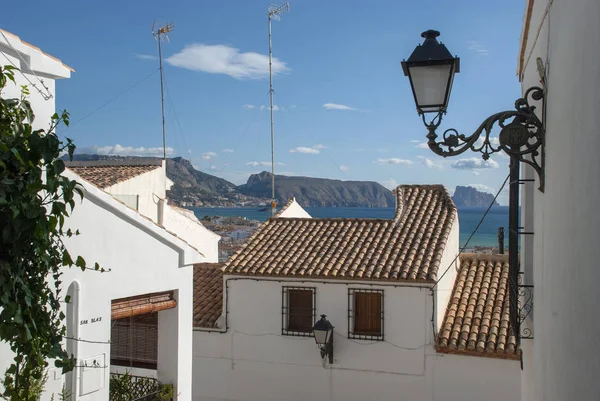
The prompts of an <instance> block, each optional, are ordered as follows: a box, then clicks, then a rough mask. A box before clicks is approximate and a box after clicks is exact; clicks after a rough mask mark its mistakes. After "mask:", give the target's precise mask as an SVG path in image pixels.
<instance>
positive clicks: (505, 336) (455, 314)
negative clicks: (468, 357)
mask: <svg viewBox="0 0 600 401" xmlns="http://www.w3.org/2000/svg"><path fill="white" fill-rule="evenodd" d="M508 272H509V266H508V257H507V256H505V255H482V254H462V255H461V257H460V270H459V272H458V275H457V277H456V281H455V282H454V289H453V290H452V295H451V296H450V301H449V302H448V308H447V309H446V315H445V317H444V321H443V322H442V325H441V328H440V332H439V334H438V336H437V346H436V348H437V350H438V351H439V352H447V353H468V354H475V355H477V354H479V356H492V357H501V358H512V359H517V358H518V356H519V350H518V349H517V348H516V347H515V344H516V338H515V336H514V335H513V332H512V327H511V326H510V312H509V308H510V305H509V299H508V289H507V283H508Z"/></svg>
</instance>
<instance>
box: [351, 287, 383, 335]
mask: <svg viewBox="0 0 600 401" xmlns="http://www.w3.org/2000/svg"><path fill="white" fill-rule="evenodd" d="M382 299H383V296H382V294H381V293H378V292H356V293H354V332H355V333H358V334H370V335H380V334H381V302H382Z"/></svg>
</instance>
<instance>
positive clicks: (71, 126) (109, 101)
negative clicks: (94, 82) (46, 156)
mask: <svg viewBox="0 0 600 401" xmlns="http://www.w3.org/2000/svg"><path fill="white" fill-rule="evenodd" d="M158 70H159V69H158V68H157V69H156V70H154V71H153V72H151V73H150V74H148V75H146V76H145V77H144V78H142V79H140V80H139V81H137V82H136V83H134V84H132V85H130V86H129V87H127V89H125V90H124V91H122V92H120V93H119V94H117V95H116V96H114V97H112V98H111V99H110V100H108V101H106V102H104V103H103V104H101V105H100V106H98V107H96V108H95V109H94V110H92V111H90V112H89V113H87V114H86V115H85V116H83V117H81V118H80V119H79V120H77V121H75V122H74V123H71V124H69V126H68V127H65V129H64V130H63V132H64V131H66V130H68V129H70V128H73V127H74V126H75V125H77V124H79V123H80V122H82V121H83V120H85V119H86V118H88V117H90V116H92V115H93V114H94V113H96V112H97V111H99V110H101V109H103V108H104V107H106V106H108V105H109V104H110V103H112V102H114V101H115V100H117V99H118V98H120V97H121V96H123V95H124V94H125V93H127V92H129V91H130V90H132V89H133V88H135V87H136V86H138V85H139V84H141V83H142V82H144V81H146V80H148V79H149V78H150V77H152V76H153V75H154V74H156V73H157V72H158Z"/></svg>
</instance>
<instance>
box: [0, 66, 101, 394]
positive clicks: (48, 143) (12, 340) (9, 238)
mask: <svg viewBox="0 0 600 401" xmlns="http://www.w3.org/2000/svg"><path fill="white" fill-rule="evenodd" d="M17 71H18V70H17V69H16V68H14V67H12V66H5V67H2V66H0V340H1V341H3V342H6V343H8V344H9V346H10V349H11V350H12V352H13V353H14V359H13V361H12V364H11V365H10V366H9V367H8V369H7V370H6V372H5V373H4V378H3V379H2V380H0V381H1V382H2V386H0V391H1V392H2V393H1V394H0V397H2V398H4V399H7V400H11V401H34V400H37V398H38V397H39V394H40V391H39V385H40V382H43V381H44V375H45V374H46V370H47V367H48V361H49V360H53V361H54V365H55V366H56V367H58V368H62V371H63V373H65V372H67V371H70V370H72V369H73V368H74V366H75V360H74V359H73V357H72V356H70V355H68V354H67V352H66V351H65V350H64V349H63V347H62V341H63V338H64V336H65V332H66V329H65V326H64V324H63V321H64V319H65V315H64V313H63V312H62V311H61V288H62V287H61V284H62V283H61V268H62V266H69V267H70V266H73V265H76V266H77V267H79V268H81V269H82V270H86V269H88V267H87V265H86V262H85V260H84V259H83V258H82V257H81V256H77V257H72V256H71V254H70V253H69V252H68V251H67V249H66V248H65V245H64V244H63V238H65V237H71V236H73V235H78V234H79V233H78V232H77V231H75V232H73V231H72V230H71V229H67V228H66V226H65V219H66V218H67V217H68V216H69V214H70V213H71V211H72V210H73V208H74V207H75V205H76V200H78V199H82V198H83V190H82V187H81V185H80V184H78V183H77V182H76V181H75V180H72V179H70V178H68V177H66V176H64V175H63V172H64V171H65V163H64V162H63V160H61V157H60V156H61V155H62V154H63V153H66V154H68V155H69V157H70V158H71V159H72V156H73V152H74V150H75V145H74V144H73V141H72V140H71V139H67V140H66V143H65V142H62V141H61V140H60V139H59V138H58V136H57V135H56V133H55V130H56V127H57V126H58V125H59V124H61V123H62V124H64V125H65V126H68V125H69V114H68V113H67V112H66V111H63V112H62V113H61V114H60V115H58V114H54V115H53V116H52V119H51V121H49V122H48V123H49V128H48V129H47V130H41V129H33V127H32V123H33V121H34V118H35V116H34V110H32V107H31V104H30V103H29V101H28V100H27V99H28V95H29V92H28V90H27V87H25V86H23V87H22V88H21V96H20V97H19V98H16V99H12V98H11V99H7V98H5V97H4V94H3V91H4V90H5V87H6V86H7V85H13V84H16V83H15V73H16V72H17ZM11 81H12V83H11ZM90 269H95V270H100V267H99V266H98V264H95V265H94V267H91V268H90ZM64 301H65V302H68V301H69V299H68V297H65V298H64ZM3 356H4V355H3ZM2 387H4V389H2Z"/></svg>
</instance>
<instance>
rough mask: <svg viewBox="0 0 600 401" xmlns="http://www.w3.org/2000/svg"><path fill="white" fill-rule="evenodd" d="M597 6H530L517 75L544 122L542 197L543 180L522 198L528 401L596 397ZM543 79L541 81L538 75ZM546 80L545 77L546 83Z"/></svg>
mask: <svg viewBox="0 0 600 401" xmlns="http://www.w3.org/2000/svg"><path fill="white" fill-rule="evenodd" d="M598 16H600V2H598V1H597V0H577V1H567V0H535V1H534V0H528V1H526V7H525V18H524V23H523V33H522V37H521V48H520V52H519V57H518V74H519V79H520V81H521V82H522V88H523V92H525V91H526V90H527V89H528V88H529V87H531V86H543V85H545V87H544V89H545V102H544V103H542V102H541V101H539V102H535V101H534V104H535V105H536V106H537V110H536V112H537V114H538V116H539V118H540V119H541V120H542V121H544V122H545V128H546V139H545V140H546V145H545V191H544V192H543V193H542V192H540V191H538V190H537V186H538V185H539V182H538V176H537V174H535V173H534V172H533V171H532V170H531V169H530V168H525V170H524V174H523V176H524V178H526V179H533V180H536V182H535V184H536V185H533V184H527V185H525V186H524V188H523V193H522V199H521V205H522V208H521V218H522V222H521V226H523V227H525V231H528V232H533V235H529V236H524V237H523V238H522V245H521V266H522V267H523V269H522V270H523V271H524V277H525V283H526V284H528V285H533V289H534V298H533V312H532V314H530V315H529V317H528V319H527V320H526V322H525V327H526V328H527V329H530V330H531V332H532V334H533V339H532V340H522V341H521V345H522V350H523V377H522V383H523V386H522V390H523V397H522V399H523V400H527V401H532V400H537V401H542V400H544V401H555V400H556V401H558V400H596V399H598V397H599V395H600V380H598V377H599V374H600V353H599V352H598V350H597V347H596V346H595V344H596V342H597V339H596V333H598V332H600V320H599V319H597V318H596V316H597V315H598V305H600V292H599V291H598V286H599V285H600V270H599V269H598V260H600V247H598V245H597V242H598V241H597V236H598V235H597V233H598V227H600V215H599V214H598V202H597V200H598V199H599V197H600V185H598V176H599V175H600V163H599V162H598V156H597V149H598V148H599V147H600V135H598V127H599V126H600V114H599V113H598V110H599V109H600V96H599V93H600V91H599V86H600V57H599V56H598V52H597V51H596V49H597V47H598V39H599V38H600V26H599V24H598V22H597V21H598ZM538 65H539V66H541V70H542V71H543V73H542V74H540V68H539V67H538ZM544 75H545V76H544Z"/></svg>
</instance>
